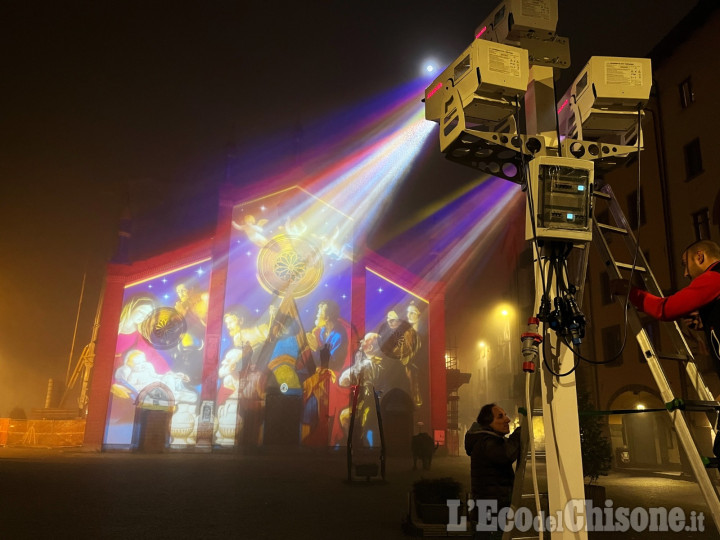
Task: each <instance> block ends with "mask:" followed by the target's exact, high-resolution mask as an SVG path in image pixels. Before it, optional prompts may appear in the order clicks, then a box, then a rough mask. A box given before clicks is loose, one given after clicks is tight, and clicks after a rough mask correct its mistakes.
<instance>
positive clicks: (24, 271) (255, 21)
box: [0, 0, 695, 416]
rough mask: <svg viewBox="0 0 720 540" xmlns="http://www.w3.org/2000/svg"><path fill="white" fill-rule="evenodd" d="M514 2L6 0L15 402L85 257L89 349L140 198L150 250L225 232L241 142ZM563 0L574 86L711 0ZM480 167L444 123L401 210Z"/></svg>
mask: <svg viewBox="0 0 720 540" xmlns="http://www.w3.org/2000/svg"><path fill="white" fill-rule="evenodd" d="M497 3H498V2H497V1H496V0H475V1H471V0H418V1H412V2H411V1H405V0H385V1H383V2H378V1H374V0H371V1H366V2H347V1H329V0H327V1H324V2H318V1H308V0H305V1H302V2H286V1H284V0H283V1H263V2H255V1H252V2H248V1H244V2H230V1H217V0H210V1H207V2H181V3H170V2H158V1H152V0H146V1H144V2H134V1H123V2H120V1H101V2H90V1H87V2H81V1H66V0H54V1H50V0H46V1H33V0H17V1H16V0H6V1H5V2H2V4H1V5H0V44H2V50H3V54H2V58H1V59H0V98H1V100H0V106H1V107H2V117H1V118H2V123H1V128H2V129H0V241H1V244H0V246H1V248H2V249H1V250H0V287H2V289H1V290H2V301H0V337H1V339H0V416H5V415H6V414H7V413H8V412H9V411H10V409H11V408H12V407H14V406H16V405H19V406H22V407H24V408H25V409H26V411H27V412H28V413H29V412H30V409H31V408H34V407H42V406H43V404H44V397H45V386H46V383H47V379H48V378H50V377H53V378H54V379H55V380H56V384H58V385H60V384H62V381H63V380H64V377H65V369H66V366H67V364H68V354H69V352H70V345H71V342H72V335H73V327H74V323H75V316H76V309H77V305H78V298H79V294H80V285H81V282H82V278H83V273H84V272H85V271H87V285H86V290H85V298H84V302H83V307H82V315H81V319H80V326H79V328H78V339H77V343H76V349H75V355H74V359H76V358H77V355H78V354H79V353H80V350H81V349H82V347H83V346H84V345H85V344H86V343H87V342H88V340H89V338H90V332H91V325H92V320H93V318H94V315H95V310H96V306H97V300H98V295H99V292H100V286H101V281H102V279H103V273H104V264H105V262H106V261H107V260H108V259H109V257H110V256H111V255H112V253H113V251H114V248H115V242H116V235H117V226H118V221H119V217H120V213H121V211H122V209H123V207H124V206H125V205H126V204H128V205H129V207H130V209H131V211H132V213H133V220H134V231H133V236H134V239H135V241H136V243H135V245H134V249H135V252H134V253H135V256H136V257H140V258H145V257H146V256H148V255H152V254H156V253H160V252H162V251H163V250H164V249H163V248H164V246H168V247H176V246H178V245H181V244H182V243H184V241H185V239H187V238H195V237H197V236H198V235H203V234H205V235H207V234H209V233H210V232H211V231H212V228H213V226H214V221H215V214H214V212H215V207H216V205H217V202H216V189H217V186H218V185H219V183H220V182H222V181H223V180H224V171H225V163H226V155H227V148H228V144H230V143H234V144H235V146H236V150H235V153H236V154H237V155H239V156H241V157H242V159H245V160H251V159H252V156H253V155H257V153H258V149H265V150H264V153H262V154H261V156H263V157H262V159H265V157H264V156H268V157H270V158H271V159H272V153H271V150H272V149H273V148H275V147H277V148H287V147H288V144H289V141H292V139H293V136H294V133H295V131H296V129H297V126H302V127H303V129H306V128H307V129H310V128H311V126H312V125H313V124H314V123H315V122H317V121H318V119H327V118H332V117H333V116H334V115H339V114H340V113H341V112H342V111H345V110H347V109H352V107H353V106H354V105H355V104H357V103H358V102H359V101H361V100H366V99H368V98H370V97H373V96H375V95H378V94H380V93H382V92H383V91H386V90H388V89H390V88H393V87H397V86H399V85H401V84H403V83H406V82H407V81H409V80H411V79H414V78H416V77H417V76H418V75H419V73H420V68H421V66H422V65H423V62H424V61H425V60H426V59H427V58H428V57H434V58H435V59H436V60H437V62H438V63H439V64H440V67H441V69H442V68H444V67H445V66H446V65H447V64H448V63H450V62H452V61H453V60H454V59H455V58H456V57H457V56H458V55H459V54H460V53H461V52H462V50H464V49H465V48H466V47H467V46H468V45H469V44H470V42H471V41H472V39H473V31H474V30H475V28H476V26H478V25H479V24H480V23H481V22H482V21H483V20H484V18H485V17H486V16H487V14H488V13H489V12H490V10H492V9H493V8H494V7H495V6H496V5H497ZM559 3H560V6H559V10H560V22H559V24H558V33H559V34H560V35H562V36H566V37H569V38H570V46H571V52H572V67H571V68H570V69H569V70H567V72H568V73H565V74H563V77H562V79H561V81H560V82H559V83H558V95H562V93H563V92H564V91H565V89H566V88H567V86H568V85H569V83H570V82H572V79H573V78H574V75H575V74H576V73H577V72H578V71H579V70H580V69H581V68H582V67H583V66H584V65H585V63H586V61H587V59H588V58H589V56H590V55H609V56H645V55H646V54H647V53H648V52H649V51H650V49H652V47H653V46H654V45H655V44H656V43H657V42H658V41H659V40H660V39H661V38H662V37H663V36H664V35H665V34H666V33H667V32H668V31H669V30H670V29H671V28H672V27H673V26H674V25H675V24H676V23H677V22H678V21H679V20H680V19H681V18H682V17H683V16H684V15H685V14H686V13H687V12H688V11H689V10H690V9H691V8H692V7H693V5H694V4H695V2H694V1H687V2H686V1H677V0H637V1H635V0H606V1H604V2H601V3H593V2H579V1H571V0H560V2H559ZM429 82H431V79H429V80H428V84H429ZM421 97H422V96H418V100H419V99H420V98H421ZM341 129H342V128H341ZM345 129H349V128H347V127H346V128H345ZM438 175H442V182H438ZM474 176H476V175H475V173H474V171H472V170H471V169H467V170H465V169H463V168H462V167H460V166H459V165H455V164H451V163H448V162H445V160H444V158H443V157H442V155H441V154H440V152H439V151H438V142H437V131H435V132H434V134H433V135H432V136H431V139H430V141H429V143H428V145H427V147H426V148H425V150H424V152H423V155H422V157H421V159H420V160H419V162H418V164H417V165H416V167H415V168H414V169H413V171H412V172H411V174H410V175H409V177H408V179H407V180H406V184H407V185H406V186H405V187H404V188H403V194H404V206H403V207H398V208H396V210H395V211H396V212H397V214H398V215H399V216H402V213H403V212H404V211H409V208H410V207H416V206H418V205H421V206H424V205H427V204H429V203H430V202H431V201H432V199H433V198H437V197H440V196H442V195H443V194H445V192H446V191H448V186H452V185H455V186H458V185H460V184H461V183H463V182H466V181H468V180H469V179H471V178H473V177H474ZM254 180H256V179H255V178H253V177H247V178H246V177H243V176H242V175H236V176H235V177H234V178H233V181H234V182H236V183H242V182H253V181H254ZM451 335H452V331H451V330H450V329H448V337H451ZM461 354H462V351H461ZM67 406H72V404H67Z"/></svg>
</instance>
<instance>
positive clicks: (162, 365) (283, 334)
mask: <svg viewBox="0 0 720 540" xmlns="http://www.w3.org/2000/svg"><path fill="white" fill-rule="evenodd" d="M229 218H230V219H229V220H228V222H226V224H225V225H223V226H226V227H227V229H225V230H226V231H228V230H229V231H230V234H229V240H228V249H227V252H221V253H218V254H217V255H216V257H217V259H216V260H215V261H214V264H215V266H216V268H218V267H220V266H222V267H224V266H226V269H227V275H226V279H224V280H221V281H219V283H221V284H220V285H219V287H217V286H216V285H213V291H215V292H213V293H212V295H211V294H210V293H211V291H210V288H211V282H212V281H211V269H212V266H213V261H211V260H210V259H205V260H203V261H201V262H198V263H193V264H189V265H188V264H185V265H184V266H182V267H181V268H177V269H172V263H170V267H169V268H170V269H169V270H166V271H165V272H163V273H160V272H159V271H158V272H157V273H155V274H153V272H152V268H156V267H157V266H154V265H155V264H160V265H166V264H167V263H168V262H169V261H170V260H172V259H169V258H168V257H170V255H168V257H160V258H158V259H157V261H156V262H153V263H151V264H149V265H146V267H147V268H148V270H147V273H148V274H150V275H151V277H149V278H145V279H142V280H141V279H140V278H139V277H134V278H130V277H129V278H128V281H132V282H131V283H129V284H127V285H125V286H124V289H122V302H121V308H120V311H121V313H120V317H119V321H118V323H117V326H115V328H119V330H115V332H117V333H116V334H115V335H114V336H113V337H112V339H113V340H115V339H116V342H115V343H114V345H113V347H114V360H113V366H112V380H111V385H110V388H109V394H108V398H107V402H108V409H107V419H106V423H105V431H104V437H103V447H104V448H118V449H134V448H136V449H140V450H147V449H148V448H150V447H151V446H152V447H153V448H155V449H157V448H158V447H160V448H166V447H167V446H171V447H173V448H188V447H193V446H195V445H197V444H198V442H199V441H200V443H201V444H202V445H203V446H206V445H207V444H209V445H212V446H213V447H215V448H223V447H226V448H231V447H234V446H237V445H241V446H243V447H255V446H259V445H264V444H298V443H301V444H304V445H309V446H318V447H323V446H338V445H345V444H346V443H347V436H348V428H349V424H350V417H351V387H353V386H355V385H359V386H360V387H361V388H364V389H365V390H368V389H370V388H371V387H372V388H375V390H377V391H379V392H380V395H381V398H380V399H381V410H383V407H384V406H385V405H386V404H390V408H391V409H392V412H393V413H397V411H399V410H401V409H402V411H403V415H402V418H401V420H398V419H397V418H395V419H394V418H393V417H392V413H391V414H390V415H389V418H388V425H387V427H386V429H385V431H386V433H387V432H389V431H390V432H393V433H394V434H395V435H396V440H397V441H399V442H396V443H395V446H396V447H400V446H403V445H404V444H407V445H409V441H410V438H411V436H412V433H413V429H414V427H413V426H414V425H415V423H416V422H418V421H423V422H424V423H425V424H426V425H428V426H429V425H430V424H431V421H430V417H431V405H430V390H429V386H430V369H429V365H428V358H429V346H428V323H427V316H428V311H429V309H428V308H429V305H428V302H427V301H426V300H424V299H423V298H421V297H419V296H417V295H415V294H413V293H412V292H411V291H409V290H408V289H406V288H403V287H402V286H400V285H398V284H396V283H395V282H393V281H392V279H391V278H389V277H386V276H388V275H390V274H392V272H388V271H385V270H384V274H383V275H381V274H380V273H378V272H375V271H371V270H368V269H366V268H365V266H364V264H363V261H364V259H360V260H359V261H357V262H355V261H354V260H353V258H354V251H353V234H354V222H353V220H352V219H351V218H350V217H349V216H347V215H346V214H344V213H343V212H341V211H339V210H337V209H336V208H334V207H332V206H331V205H329V204H328V203H327V202H325V201H323V200H321V199H319V198H318V197H316V196H314V195H312V194H311V193H309V192H308V191H306V190H304V189H302V188H299V187H293V188H289V189H285V190H282V191H279V192H276V193H273V194H270V195H267V196H264V197H259V198H255V199H252V198H248V199H247V200H244V201H241V202H239V203H237V204H235V205H234V206H233V207H232V211H231V213H230V216H229ZM139 268H142V267H139ZM165 268H168V266H165ZM145 271H146V270H142V271H141V272H140V273H139V274H138V273H133V272H132V270H130V271H129V273H128V274H127V275H128V276H138V275H140V276H142V275H143V273H144V272H145ZM217 273H218V276H219V275H220V272H219V271H218V272H217ZM405 277H406V278H407V276H405ZM223 289H224V290H223ZM218 291H220V292H222V294H216V293H217V292H218ZM210 298H213V299H216V300H215V301H217V302H218V304H219V303H220V300H217V299H222V300H221V301H222V309H220V310H218V309H217V308H216V307H213V305H209V301H210V300H209V299H210ZM353 299H354V301H355V303H356V305H355V306H354V305H353ZM116 305H120V300H119V296H118V301H117V304H116ZM115 309H117V308H115ZM208 317H210V319H211V320H208ZM353 317H354V318H355V319H354V320H353ZM351 321H352V322H351ZM353 323H354V324H355V325H357V326H358V327H360V328H361V329H363V330H364V335H358V332H357V331H356V329H355V326H354V325H353ZM208 328H211V329H213V328H217V330H210V331H209V333H207V335H206V329H208ZM213 336H215V337H213ZM218 339H219V341H218ZM213 343H217V345H215V347H217V348H213V346H214V345H213ZM206 349H207V350H206ZM212 351H216V353H215V354H211V352H212ZM203 381H205V383H204V386H205V387H203ZM441 386H443V390H444V381H443V384H442V385H441ZM371 395H372V394H366V396H371ZM441 399H444V393H443V394H442V395H441ZM207 400H210V403H212V402H213V401H214V411H215V414H214V417H212V415H210V416H208V418H207V422H206V421H205V420H203V421H202V422H201V421H199V420H198V417H199V415H200V404H201V403H202V402H204V401H207ZM373 401H374V400H372V399H370V398H368V399H362V398H361V399H360V403H359V410H360V414H359V415H358V417H357V423H356V426H357V431H355V437H357V438H356V443H357V444H360V445H362V446H373V447H377V446H379V444H380V439H379V437H378V425H377V415H376V414H375V413H376V410H375V407H374V403H373ZM205 411H206V409H205V407H204V406H203V414H206V413H205ZM370 412H372V414H370ZM208 414H209V413H208ZM383 414H385V413H383ZM396 416H397V415H396ZM208 422H209V423H208ZM206 426H209V427H206ZM199 428H201V429H199ZM209 429H211V431H212V433H211V435H209V437H210V440H207V436H208V435H205V433H209V431H208V430H209ZM152 432H158V433H160V439H161V440H160V441H159V442H158V440H157V437H156V438H155V440H154V442H152V440H151V439H150V438H149V437H150V434H152ZM163 437H164V438H163ZM386 439H387V437H386ZM390 439H392V435H390ZM151 443H152V444H151ZM392 444H393V443H392V441H391V445H392Z"/></svg>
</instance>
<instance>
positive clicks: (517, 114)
mask: <svg viewBox="0 0 720 540" xmlns="http://www.w3.org/2000/svg"><path fill="white" fill-rule="evenodd" d="M514 116H515V131H516V136H517V138H518V140H519V142H520V164H521V167H522V176H523V178H522V179H523V180H524V181H525V189H526V190H527V204H528V212H529V214H530V227H531V228H532V233H533V237H532V242H533V246H534V247H535V253H534V254H533V256H537V259H538V265H539V266H540V281H541V282H542V284H543V290H545V270H544V268H543V264H542V261H541V257H540V245H539V243H538V237H537V228H536V226H535V202H534V201H533V196H532V186H530V184H529V183H528V175H527V166H526V164H525V152H524V148H523V140H522V137H521V135H520V132H519V131H520V130H519V126H520V97H519V96H518V95H517V94H515V115H514Z"/></svg>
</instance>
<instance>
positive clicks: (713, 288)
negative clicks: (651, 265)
mask: <svg viewBox="0 0 720 540" xmlns="http://www.w3.org/2000/svg"><path fill="white" fill-rule="evenodd" d="M682 263H683V268H684V269H685V277H689V278H691V279H692V281H691V282H690V285H688V286H687V287H685V288H684V289H680V290H679V291H678V292H676V293H675V294H673V295H671V296H668V297H665V298H662V297H659V296H655V295H652V294H650V293H649V292H647V291H643V290H642V289H638V288H637V287H630V286H629V283H628V282H627V281H626V280H617V281H614V282H613V283H612V290H613V293H614V294H616V295H619V294H627V293H628V289H629V291H630V302H632V304H633V305H634V306H635V307H636V308H637V309H638V310H640V311H642V312H644V313H647V314H648V315H650V316H651V317H654V318H655V319H660V320H661V321H673V320H676V319H681V318H685V319H690V321H689V326H690V327H691V328H693V329H702V330H704V332H705V338H706V339H707V345H708V349H709V350H710V354H711V356H712V359H713V363H714V364H715V369H716V371H717V372H718V375H720V264H719V263H720V246H718V244H716V243H715V242H711V241H710V240H700V241H699V242H695V243H693V244H691V245H690V246H689V247H688V248H687V249H686V250H685V252H684V253H683V255H682ZM716 399H717V398H716ZM713 452H714V454H715V455H716V456H718V457H720V437H716V439H715V444H714V446H713Z"/></svg>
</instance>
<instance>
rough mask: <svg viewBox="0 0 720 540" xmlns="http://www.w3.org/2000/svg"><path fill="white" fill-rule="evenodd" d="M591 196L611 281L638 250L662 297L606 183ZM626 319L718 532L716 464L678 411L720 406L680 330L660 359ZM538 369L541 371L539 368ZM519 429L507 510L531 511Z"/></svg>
mask: <svg viewBox="0 0 720 540" xmlns="http://www.w3.org/2000/svg"><path fill="white" fill-rule="evenodd" d="M593 195H594V197H595V200H596V202H597V201H604V202H605V203H606V204H607V207H608V210H609V212H608V214H609V216H612V219H613V221H614V223H615V224H614V225H610V224H604V223H599V222H598V221H597V218H596V217H595V216H596V215H597V212H594V216H593V244H594V245H595V246H596V248H597V249H598V250H599V252H600V255H601V257H602V260H603V262H604V264H605V269H606V271H607V272H608V274H609V276H610V278H611V279H622V278H627V277H628V275H629V274H628V273H629V272H630V270H631V269H632V268H633V265H632V257H633V256H634V254H635V252H636V251H637V260H636V265H635V269H634V271H635V273H637V274H638V275H640V276H641V277H642V280H643V282H644V284H645V288H646V289H647V291H648V292H650V293H651V294H653V295H656V296H664V295H663V294H662V291H661V289H660V286H659V285H658V283H657V281H656V279H655V276H654V275H653V274H652V271H651V270H650V265H649V264H648V261H647V259H646V257H645V255H644V254H643V252H642V250H639V249H637V242H636V239H635V236H634V235H633V233H632V229H631V227H630V225H629V224H628V221H627V219H626V217H625V215H624V214H623V212H622V209H621V208H620V205H619V204H618V202H617V200H616V199H615V196H614V194H613V191H612V188H611V187H610V186H609V185H605V186H603V187H602V188H601V189H600V190H599V191H596V192H595V193H594V194H593ZM610 235H612V236H620V237H622V238H623V240H624V245H625V248H626V250H627V253H628V254H629V256H630V261H631V263H630V264H628V263H625V262H620V261H618V260H616V259H615V257H614V256H613V253H612V251H611V249H610V246H609V242H608V238H610ZM588 252H589V249H588V248H586V249H585V250H584V252H583V253H582V262H581V267H582V268H581V270H582V271H583V272H584V271H585V269H586V267H587V262H588ZM578 298H579V299H581V298H582V294H579V295H578ZM617 301H618V302H620V303H624V298H617ZM627 316H628V326H629V328H630V330H631V331H632V332H633V333H634V334H635V337H636V340H637V342H638V345H639V346H640V349H641V351H642V354H643V356H644V358H645V360H646V361H647V364H648V367H649V368H650V371H651V374H652V376H653V378H654V380H655V383H656V385H657V387H658V389H659V391H660V394H661V396H662V400H663V402H664V403H665V404H666V408H667V410H668V414H669V415H670V421H671V423H672V425H673V428H674V429H675V432H676V435H677V438H678V440H679V442H680V444H681V445H682V447H683V450H684V451H685V454H686V456H687V460H688V462H689V465H690V467H691V469H692V472H693V475H694V477H695V480H696V482H697V483H698V486H699V487H700V491H701V492H702V494H703V497H704V499H705V502H706V504H707V506H708V509H709V511H710V513H711V515H712V517H713V520H714V522H715V526H716V527H717V529H718V530H720V499H719V498H718V492H717V491H716V489H715V487H714V485H713V482H712V480H711V478H710V476H709V474H708V469H707V468H706V465H707V464H708V463H715V464H717V461H718V460H716V459H708V458H704V457H702V456H701V455H700V453H699V451H698V448H697V446H696V444H695V441H694V439H693V436H692V434H691V431H690V428H689V426H688V423H687V420H686V418H685V416H684V415H683V411H685V410H687V411H703V412H705V413H707V414H708V417H712V416H713V415H714V416H715V417H716V421H717V416H718V415H717V413H718V412H720V403H718V402H717V401H716V400H715V398H714V397H713V395H712V393H711V392H710V390H709V388H708V387H707V385H706V384H705V381H704V380H703V378H702V376H701V374H700V372H699V371H698V369H697V366H696V365H695V362H694V357H693V354H692V352H691V350H690V347H689V345H688V343H687V341H686V340H685V337H684V336H683V334H682V332H681V331H680V326H679V325H678V323H677V322H671V323H664V324H665V326H666V329H667V330H668V332H667V335H668V337H669V341H670V346H671V349H672V350H671V352H670V354H662V355H660V354H658V353H657V352H656V351H655V348H654V346H653V343H652V341H651V339H650V337H649V336H648V333H647V331H646V330H645V328H644V327H643V324H642V321H641V319H640V316H639V314H638V312H637V311H636V310H635V309H634V307H633V306H632V305H630V306H629V308H628V311H627ZM661 359H666V360H674V361H679V362H681V363H682V365H683V366H684V368H685V372H686V374H687V376H688V378H689V379H690V382H691V384H692V386H693V388H694V389H695V391H696V393H697V396H698V400H697V401H691V400H686V399H683V398H679V397H677V396H676V395H675V392H673V390H672V388H671V386H670V383H669V382H668V379H667V378H666V376H665V373H664V372H663V369H662V366H661V364H660V360H661ZM538 369H542V367H541V366H539V367H538ZM530 377H531V383H530V384H531V394H532V395H534V394H535V392H534V387H535V385H536V382H535V379H536V376H535V374H532V375H530ZM529 406H531V405H529ZM533 413H534V414H533V416H540V415H541V414H542V411H541V410H536V411H533ZM711 425H713V434H714V435H717V433H716V427H715V426H716V422H711ZM521 426H522V428H523V432H522V435H521V437H522V448H523V452H522V454H521V456H520V459H518V463H517V466H516V471H515V475H516V479H515V485H514V488H513V495H512V507H513V508H515V509H517V508H519V507H523V506H524V507H529V508H534V507H535V506H536V504H535V501H534V493H532V492H529V490H528V484H529V482H528V481H527V476H529V475H526V470H527V461H528V459H529V457H530V454H529V450H528V439H529V434H528V431H529V430H528V426H527V418H526V416H522V422H521ZM543 459H544V449H541V450H539V451H538V450H536V461H538V460H539V461H540V462H542V461H543ZM543 487H545V486H543V485H541V486H540V489H539V491H540V500H541V501H540V504H541V506H543V507H544V506H545V505H546V504H547V490H546V489H545V490H543ZM536 514H537V512H536ZM545 537H546V538H549V537H550V533H548V532H546V533H545ZM531 538H538V535H537V533H535V534H532V533H530V534H528V533H527V532H526V533H521V532H518V531H516V530H514V529H513V530H511V531H507V532H505V534H504V535H503V540H523V539H531Z"/></svg>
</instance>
